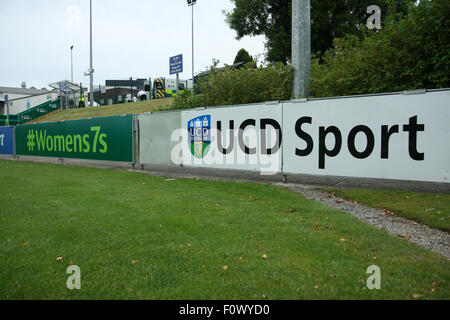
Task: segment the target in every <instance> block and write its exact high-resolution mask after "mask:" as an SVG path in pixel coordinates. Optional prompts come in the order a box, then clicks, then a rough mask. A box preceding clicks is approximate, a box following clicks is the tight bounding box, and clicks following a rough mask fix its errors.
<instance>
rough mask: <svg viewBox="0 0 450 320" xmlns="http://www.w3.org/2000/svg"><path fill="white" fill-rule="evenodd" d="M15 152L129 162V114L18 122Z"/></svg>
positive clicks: (131, 150) (130, 123)
mask: <svg viewBox="0 0 450 320" xmlns="http://www.w3.org/2000/svg"><path fill="white" fill-rule="evenodd" d="M16 153H17V154H18V155H23V156H39V157H58V158H59V157H61V158H74V159H89V160H105V161H122V162H133V115H127V116H123V117H122V116H116V117H106V118H94V119H90V120H87V119H83V120H71V121H64V122H54V123H42V124H31V125H22V126H18V127H17V128H16Z"/></svg>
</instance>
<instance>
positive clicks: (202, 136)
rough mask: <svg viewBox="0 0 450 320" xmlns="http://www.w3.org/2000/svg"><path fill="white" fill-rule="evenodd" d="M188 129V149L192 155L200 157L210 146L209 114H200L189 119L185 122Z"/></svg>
mask: <svg viewBox="0 0 450 320" xmlns="http://www.w3.org/2000/svg"><path fill="white" fill-rule="evenodd" d="M187 127H188V130H189V149H190V150H191V153H192V155H193V156H194V157H196V158H199V159H202V158H203V157H204V156H205V155H206V154H207V153H208V152H209V149H210V146H211V116H210V115H206V116H201V117H197V118H194V119H192V120H190V121H189V122H188V124H187Z"/></svg>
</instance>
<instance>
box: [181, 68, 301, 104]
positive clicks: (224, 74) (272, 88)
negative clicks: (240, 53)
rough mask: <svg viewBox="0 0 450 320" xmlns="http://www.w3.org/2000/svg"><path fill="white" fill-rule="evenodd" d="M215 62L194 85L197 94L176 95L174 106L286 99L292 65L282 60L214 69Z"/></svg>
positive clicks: (289, 93) (288, 96) (289, 86)
mask: <svg viewBox="0 0 450 320" xmlns="http://www.w3.org/2000/svg"><path fill="white" fill-rule="evenodd" d="M216 65H217V61H215V63H214V65H213V66H212V67H211V68H210V69H209V74H208V75H207V76H206V77H205V78H204V79H202V80H200V81H199V83H198V84H197V89H196V90H197V91H198V92H201V94H199V95H192V94H191V93H189V92H185V93H182V94H181V95H179V96H178V97H177V98H176V99H175V102H174V108H176V109H185V108H195V107H201V106H219V105H233V104H247V103H257V102H266V101H279V100H288V99H290V98H291V93H292V77H293V70H292V67H290V66H286V65H283V64H282V63H276V64H271V65H269V66H267V67H260V68H255V65H254V63H250V64H248V65H246V66H245V67H244V68H242V69H239V70H236V69H231V68H229V67H226V68H225V70H224V71H221V70H219V69H217V67H216Z"/></svg>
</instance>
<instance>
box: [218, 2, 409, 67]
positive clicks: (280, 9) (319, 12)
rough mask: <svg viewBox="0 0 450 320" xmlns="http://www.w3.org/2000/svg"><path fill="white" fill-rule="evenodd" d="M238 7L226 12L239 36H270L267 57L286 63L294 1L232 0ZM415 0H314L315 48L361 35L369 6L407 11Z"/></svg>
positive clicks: (320, 49) (320, 50)
mask: <svg viewBox="0 0 450 320" xmlns="http://www.w3.org/2000/svg"><path fill="white" fill-rule="evenodd" d="M232 2H233V3H234V5H235V8H234V9H233V10H232V11H231V12H225V15H226V21H227V23H228V24H229V26H230V28H231V29H233V30H235V31H236V32H237V39H241V38H243V37H244V36H256V35H264V36H265V37H266V39H267V42H266V49H267V55H266V60H268V61H269V62H277V61H279V62H283V63H286V62H287V61H288V60H289V59H290V58H291V28H292V17H291V14H292V1H291V0H232ZM414 2H416V1H415V0H339V1H336V0H311V42H312V51H313V52H314V53H316V54H319V55H321V54H323V53H324V52H325V51H326V50H328V49H330V48H331V47H332V45H333V39H335V38H340V37H343V36H344V35H348V34H355V35H360V26H361V25H365V23H366V20H367V18H368V17H369V15H368V14H367V13H366V9H367V7H368V6H370V5H373V4H377V5H378V6H379V7H380V8H381V10H382V14H383V16H386V15H387V14H391V13H393V11H394V12H395V11H400V12H406V11H407V8H408V6H409V4H411V3H414Z"/></svg>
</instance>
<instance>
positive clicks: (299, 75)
mask: <svg viewBox="0 0 450 320" xmlns="http://www.w3.org/2000/svg"><path fill="white" fill-rule="evenodd" d="M292 66H293V67H294V83H293V90H292V91H293V96H294V98H301V97H308V96H309V88H308V87H309V83H310V74H311V5H310V0H293V1H292Z"/></svg>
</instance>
